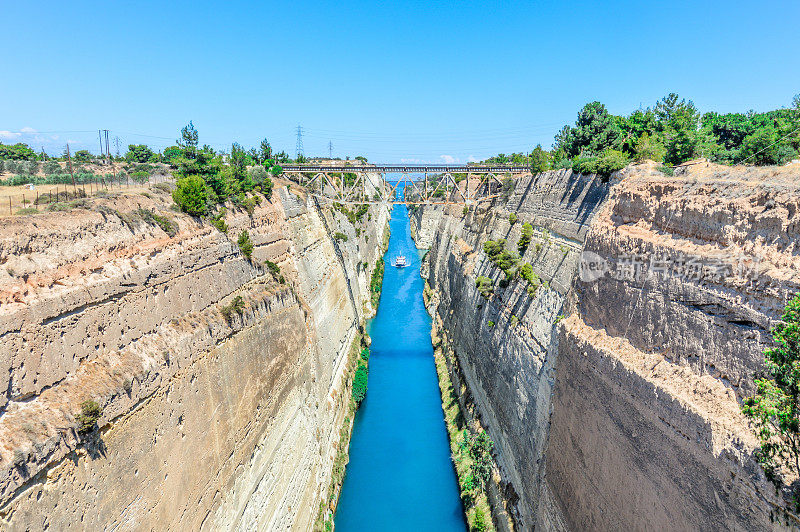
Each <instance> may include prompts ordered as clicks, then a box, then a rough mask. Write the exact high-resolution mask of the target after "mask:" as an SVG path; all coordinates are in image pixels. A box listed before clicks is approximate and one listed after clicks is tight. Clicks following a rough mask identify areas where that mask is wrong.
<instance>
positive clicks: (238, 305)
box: [219, 296, 244, 323]
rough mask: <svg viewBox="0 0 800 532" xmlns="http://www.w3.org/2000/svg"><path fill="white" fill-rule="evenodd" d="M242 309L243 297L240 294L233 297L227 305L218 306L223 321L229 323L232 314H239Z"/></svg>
mask: <svg viewBox="0 0 800 532" xmlns="http://www.w3.org/2000/svg"><path fill="white" fill-rule="evenodd" d="M243 310H244V299H242V296H236V297H234V298H233V301H231V302H230V303H229V304H227V305H223V306H221V307H220V309H219V311H220V313H222V317H223V318H225V321H227V322H228V323H230V321H231V318H233V315H234V314H241V313H242V311H243Z"/></svg>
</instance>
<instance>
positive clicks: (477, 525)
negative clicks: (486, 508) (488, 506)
mask: <svg viewBox="0 0 800 532" xmlns="http://www.w3.org/2000/svg"><path fill="white" fill-rule="evenodd" d="M472 530H474V531H475V532H485V531H486V530H489V524H488V520H487V518H486V514H485V513H484V512H483V509H481V508H475V519H473V521H472Z"/></svg>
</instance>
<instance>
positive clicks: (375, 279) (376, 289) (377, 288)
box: [369, 257, 384, 308]
mask: <svg viewBox="0 0 800 532" xmlns="http://www.w3.org/2000/svg"><path fill="white" fill-rule="evenodd" d="M383 269H384V262H383V257H381V258H379V259H378V260H377V262H375V269H374V270H372V279H371V280H370V284H369V286H370V291H371V292H372V306H373V307H375V308H378V302H379V300H380V297H381V287H382V286H383Z"/></svg>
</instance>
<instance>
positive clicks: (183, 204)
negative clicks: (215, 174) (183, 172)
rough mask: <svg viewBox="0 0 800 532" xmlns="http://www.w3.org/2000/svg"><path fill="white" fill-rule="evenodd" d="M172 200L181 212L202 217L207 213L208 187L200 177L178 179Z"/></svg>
mask: <svg viewBox="0 0 800 532" xmlns="http://www.w3.org/2000/svg"><path fill="white" fill-rule="evenodd" d="M172 200H173V201H174V202H175V205H177V206H178V208H179V209H180V210H182V211H183V212H185V213H187V214H190V215H192V216H202V215H204V214H205V213H206V212H208V187H207V185H206V182H205V181H203V178H201V177H200V176H196V175H192V176H189V177H183V178H181V179H178V182H177V188H176V189H175V191H174V192H173V193H172Z"/></svg>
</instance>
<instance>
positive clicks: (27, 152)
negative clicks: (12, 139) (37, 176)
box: [0, 142, 36, 161]
mask: <svg viewBox="0 0 800 532" xmlns="http://www.w3.org/2000/svg"><path fill="white" fill-rule="evenodd" d="M0 159H11V160H14V161H35V160H36V152H35V151H33V150H32V149H31V148H30V147H29V146H28V145H27V144H23V143H21V142H20V143H17V144H11V145H8V144H1V143H0Z"/></svg>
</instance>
